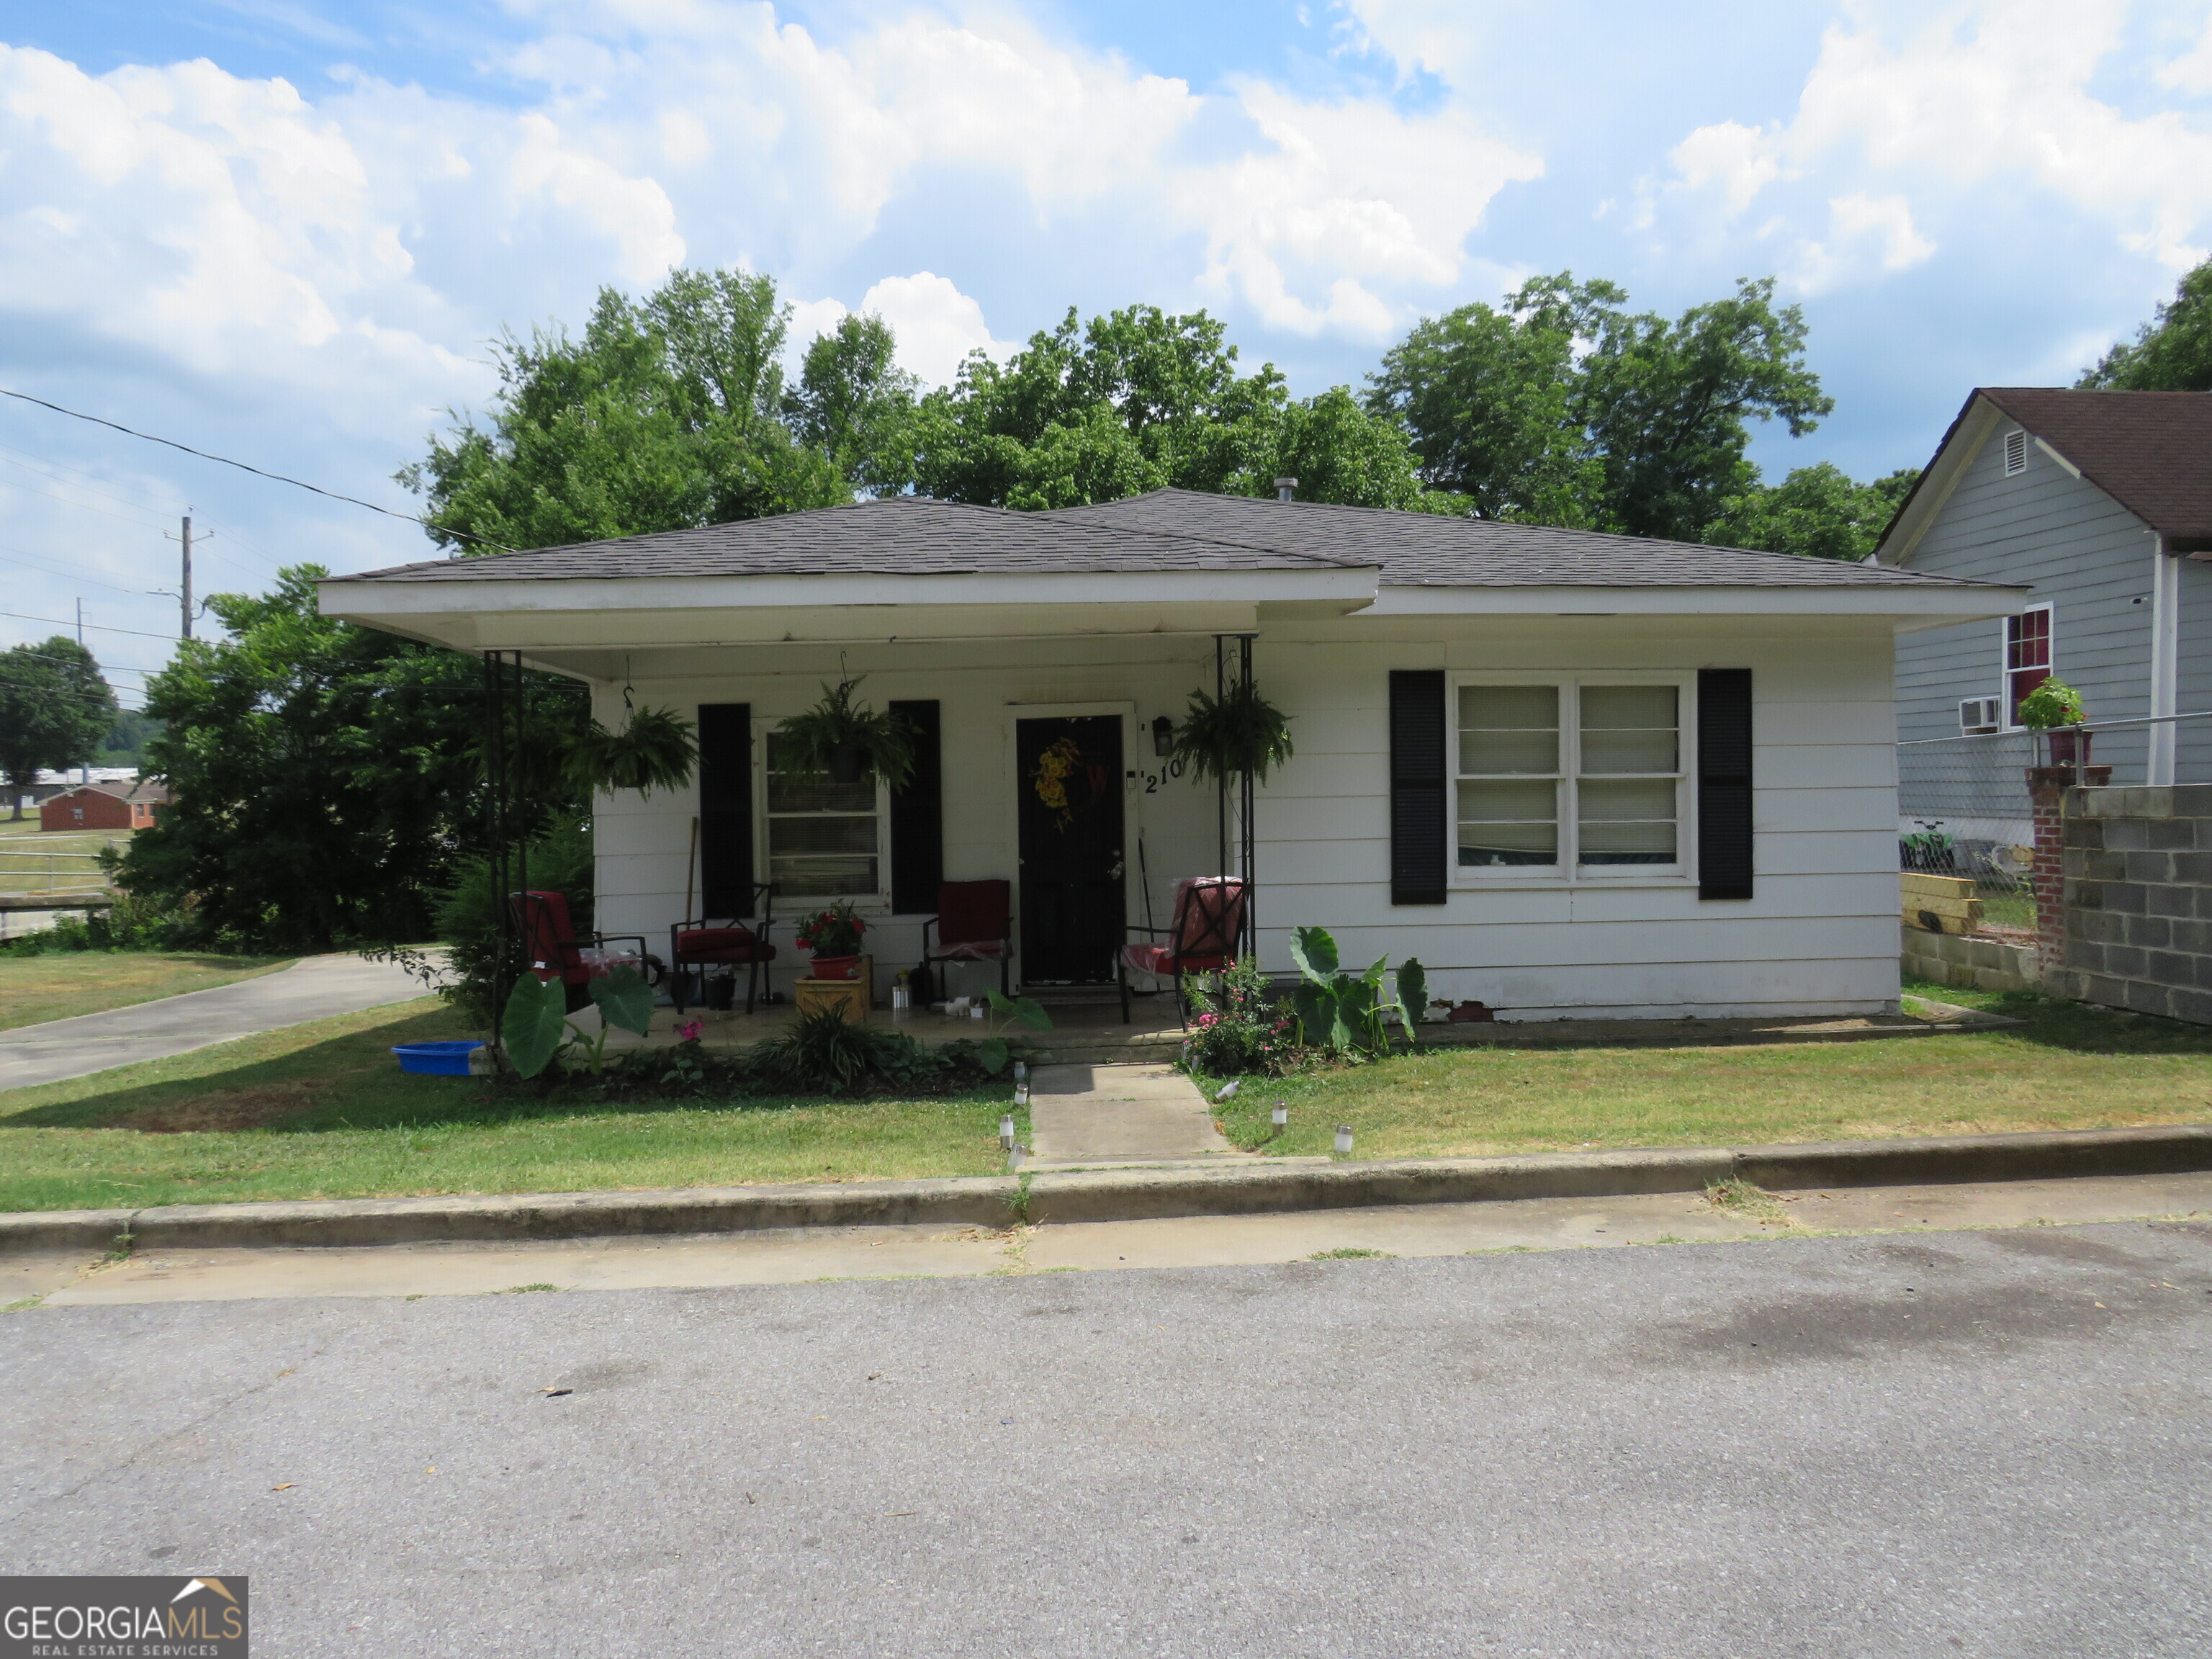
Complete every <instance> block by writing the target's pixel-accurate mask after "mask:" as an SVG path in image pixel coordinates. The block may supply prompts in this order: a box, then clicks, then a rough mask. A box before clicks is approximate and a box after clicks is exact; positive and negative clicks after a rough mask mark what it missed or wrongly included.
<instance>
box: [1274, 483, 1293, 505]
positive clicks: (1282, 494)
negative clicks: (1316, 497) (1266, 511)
mask: <svg viewBox="0 0 2212 1659" xmlns="http://www.w3.org/2000/svg"><path fill="white" fill-rule="evenodd" d="M1297 487H1298V481H1297V479H1296V478H1278V479H1276V480H1275V499H1276V500H1277V501H1290V500H1292V499H1293V498H1294V495H1295V493H1296V491H1297Z"/></svg>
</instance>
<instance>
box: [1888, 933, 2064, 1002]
mask: <svg viewBox="0 0 2212 1659" xmlns="http://www.w3.org/2000/svg"><path fill="white" fill-rule="evenodd" d="M1899 932H1900V933H1902V935H1903V947H1904V948H1903V951H1902V953H1901V956H1902V965H1903V967H1904V969H1905V972H1906V973H1908V974H1910V975H1912V977H1914V978H1915V979H1925V980H1932V981H1935V982H1936V984H1938V985H1955V986H1957V987H1960V989H1961V990H1967V991H2027V990H2032V989H2033V988H2034V986H2035V982H2036V979H2035V974H2036V963H2035V947H2034V946H2033V945H2012V944H2008V943H2007V942H2006V941H2004V940H2002V939H1979V938H1977V937H1975V936H1974V935H1972V934H1971V933H1963V934H1962V933H1929V932H1928V931H1926V930H1925V929H1924V928H1920V927H1914V926H1913V925H1912V924H1911V923H1910V922H1906V923H1905V924H1904V925H1903V927H1901V928H1900V929H1899Z"/></svg>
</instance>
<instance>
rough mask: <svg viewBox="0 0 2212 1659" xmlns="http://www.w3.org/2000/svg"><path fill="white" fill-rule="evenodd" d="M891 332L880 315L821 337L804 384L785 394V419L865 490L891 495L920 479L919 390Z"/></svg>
mask: <svg viewBox="0 0 2212 1659" xmlns="http://www.w3.org/2000/svg"><path fill="white" fill-rule="evenodd" d="M897 344H898V343H897V340H896V337H894V335H893V334H892V332H891V326H890V324H889V323H887V322H885V321H884V319H882V318H880V317H876V316H847V317H843V318H841V319H839V320H838V323H837V326H836V328H834V329H831V330H830V331H829V332H828V333H826V334H817V335H816V336H815V337H814V343H813V344H812V345H811V346H809V347H808V348H807V349H806V356H805V360H804V362H802V364H801V365H800V368H799V385H798V386H796V387H794V388H793V389H792V390H790V391H787V392H785V393H784V394H783V415H784V418H785V420H786V421H787V422H788V423H789V425H790V427H791V430H792V432H793V435H794V436H796V437H797V438H798V440H799V442H801V443H803V444H806V445H810V446H811V447H813V448H814V449H816V450H817V451H818V452H820V453H822V454H823V456H824V457H826V458H827V459H829V463H830V465H833V466H834V467H836V470H837V471H838V472H839V473H841V474H842V476H843V477H846V478H848V479H850V480H851V481H852V482H853V483H854V485H856V486H857V487H859V488H860V489H865V490H867V491H869V492H870V493H872V494H878V495H880V494H884V493H885V492H890V491H896V490H898V489H903V488H904V487H905V486H906V484H907V483H908V482H909V481H910V480H911V479H912V477H913V476H914V459H913V455H912V453H911V450H910V443H909V433H908V428H909V427H910V425H911V424H912V422H913V418H914V400H915V391H916V389H917V387H918V386H919V385H920V382H918V381H917V380H915V377H914V376H913V375H912V374H908V372H907V371H906V370H904V369H902V368H899V366H898V363H897Z"/></svg>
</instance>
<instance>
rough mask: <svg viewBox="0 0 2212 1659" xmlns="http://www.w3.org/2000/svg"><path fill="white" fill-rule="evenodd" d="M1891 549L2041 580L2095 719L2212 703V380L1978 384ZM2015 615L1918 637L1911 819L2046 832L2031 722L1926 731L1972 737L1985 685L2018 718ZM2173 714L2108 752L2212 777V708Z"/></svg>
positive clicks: (2105, 745) (1903, 649)
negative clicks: (2131, 386)
mask: <svg viewBox="0 0 2212 1659" xmlns="http://www.w3.org/2000/svg"><path fill="white" fill-rule="evenodd" d="M2015 434H2017V435H2018V436H2014V435H2015ZM2208 556H2212V393H2204V392H2067V391H2055V390H2049V389H2044V388H2013V387H1990V388H1984V389H1981V390H1978V391H1977V392H1974V394H1973V395H1972V397H1971V398H1968V399H1967V401H1966V407H1965V408H1964V409H1963V410H1960V415H1959V417H1958V419H1957V420H1956V421H1955V422H1953V424H1952V427H1951V429H1950V431H1949V432H1948V433H1947V434H1946V435H1945V436H1944V439H1943V442H1942V446H1941V447H1939V448H1938V449H1937V451H1936V456H1935V459H1933V460H1932V461H1931V462H1930V463H1929V467H1928V471H1927V472H1926V473H1925V475H1924V476H1923V478H1922V480H1921V482H1920V484H1919V486H1918V488H1917V489H1915V490H1914V492H1913V494H1912V495H1911V498H1910V499H1908V500H1907V501H1906V502H1905V506H1904V507H1902V508H1901V509H1900V510H1899V513H1898V516H1897V519H1896V520H1895V521H1894V522H1893V524H1892V525H1891V526H1890V527H1889V530H1888V531H1887V533H1886V534H1885V536H1884V538H1883V540H1882V544H1881V547H1880V548H1879V549H1878V550H1877V551H1876V553H1875V558H1876V560H1877V561H1879V562H1881V563H1884V564H1894V565H1900V566H1903V567H1905V568H1910V569H1913V570H1917V571H1922V572H1925V573H1927V574H1934V575H1946V576H1960V577H1967V578H1972V579H1975V580H1984V581H2003V582H2015V583H2022V584H2026V585H2027V586H2029V587H2030V588H2031V590H2032V592H2031V597H2030V605H2032V606H2042V605H2047V606H2048V607H2049V608H2050V610H2049V623H2048V628H2049V635H2048V637H2049V646H2048V659H2049V665H2050V671H2051V672H2052V673H2055V674H2057V676H2058V677H2059V678H2061V679H2063V680H2064V681H2066V682H2067V684H2070V685H2072V686H2073V687H2074V688H2075V690H2078V691H2080V692H2081V697H2082V702H2083V703H2084V705H2085V707H2086V708H2087V713H2088V714H2089V717H2090V719H2091V720H2093V721H2100V720H2139V719H2142V718H2144V717H2146V716H2149V715H2153V714H2186V713H2194V712H2197V711H2203V710H2212V563H2208V562H2205V561H2206V558H2207V557H2208ZM2007 628H2008V623H2007V621H2006V620H2005V619H2002V618H2001V619H1998V620H1996V621H1993V622H1987V623H1960V624H1954V625H1951V626H1948V627H1943V628H1935V629H1927V630H1924V631H1922V632H1917V633H1910V634H1905V635H1900V636H1899V640H1898V644H1897V684H1898V704H1897V713H1898V737H1899V741H1900V743H1902V744H1905V745H1906V746H1905V748H1904V749H1902V750H1900V757H1899V782H1900V786H1901V789H1900V797H1899V813H1900V825H1901V828H1903V829H1907V830H1909V829H1912V828H1913V827H1915V824H1916V823H1919V822H1926V821H1927V820H1928V818H1929V817H1930V816H1931V815H1932V816H1935V817H1942V818H1944V819H1946V820H1947V821H1948V822H1947V827H1948V829H1949V831H1950V833H1952V834H1953V835H1954V836H1960V837H1963V838H1967V839H1981V838H1984V837H1986V838H1987V839H1989V840H1990V841H1993V842H2000V843H2002V842H2024V841H2025V840H2026V839H2027V836H2026V834H2025V829H2026V821H2027V797H2026V792H2025V787H2024V785H2023V784H2022V783H2021V779H2020V774H2021V770H2022V769H2024V767H2025V765H2026V763H2027V761H2028V759H2029V757H2030V744H2029V741H2028V739H2027V737H2026V736H2025V734H2019V735H2015V736H2012V737H2002V736H2001V737H1998V738H1990V739H1976V740H1972V741H1969V742H1966V743H1944V744H1928V745H1926V746H1924V747H1922V746H1917V745H1918V744H1919V741H1920V740H1923V739H1929V738H1957V737H1959V735H1960V707H1959V706H1960V702H1961V701H1962V700H1964V699H1966V698H1971V697H1996V698H1999V699H2000V704H1999V707H2000V711H2001V714H2002V718H2003V723H2004V724H2005V726H2007V727H2008V729H2010V730H2012V731H2014V732H2017V727H2016V726H2015V725H2014V722H2013V720H2012V707H2013V702H2014V699H2015V696H2016V695H2017V693H2018V690H2019V689H2020V686H2021V685H2025V684H2031V683H2032V678H2033V677H2032V675H2030V676H2024V677H2023V678H2022V679H2021V681H2020V682H2018V683H2017V684H2008V662H2007V654H2006V653H2007V647H2008V634H2007ZM2151 730H2152V729H2151V728H2147V727H2142V726H2136V727H2124V728H2122V729H2120V730H2118V731H2112V732H2101V733H2100V734H2098V736H2097V737H2096V739H2095V749H2094V758H2095V759H2096V760H2097V761H2098V762H2099V763H2111V765H2112V768H2113V773H2112V781H2113V782H2114V783H2116V784H2142V783H2153V784H2162V783H2172V782H2177V781H2179V782H2183V783H2191V782H2203V781H2212V720H2198V721H2183V722H2179V723H2178V724H2177V725H2176V726H2174V727H2173V728H2172V731H2173V732H2174V735H2173V737H2172V738H2171V739H2167V740H2165V741H2163V742H2162V741H2161V740H2160V738H2155V737H2154V736H2152V735H2151ZM2168 744H2170V747H2168Z"/></svg>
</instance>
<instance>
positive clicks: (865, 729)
mask: <svg viewBox="0 0 2212 1659" xmlns="http://www.w3.org/2000/svg"><path fill="white" fill-rule="evenodd" d="M859 686H860V679H859V678H853V679H844V680H840V681H838V682H837V685H836V690H831V689H830V688H829V686H827V685H825V686H823V688H822V701H821V702H817V703H816V704H815V705H814V707H813V708H810V709H808V710H807V711H806V712H805V714H793V716H792V717H791V718H790V719H789V720H786V721H784V722H783V723H782V724H781V726H777V727H776V729H775V734H776V736H777V737H778V738H781V739H782V749H783V757H784V764H786V765H788V766H790V767H793V768H794V769H797V770H799V771H801V772H827V773H828V774H829V777H830V780H831V781H833V782H836V783H841V784H854V783H858V782H860V781H861V780H862V779H863V778H866V777H871V776H872V777H878V778H881V779H882V780H883V781H884V782H885V783H886V784H888V785H889V786H890V787H892V788H894V789H896V788H898V787H900V786H901V785H902V784H904V783H905V782H906V781H907V780H908V778H910V777H912V776H913V775H914V732H913V729H912V728H911V727H910V726H908V724H907V722H906V720H904V719H903V718H902V717H901V716H899V715H897V714H885V713H882V712H879V711H878V710H876V709H873V708H869V707H868V706H867V705H866V704H865V703H856V702H854V700H853V693H854V691H855V690H857V689H858V688H859Z"/></svg>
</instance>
